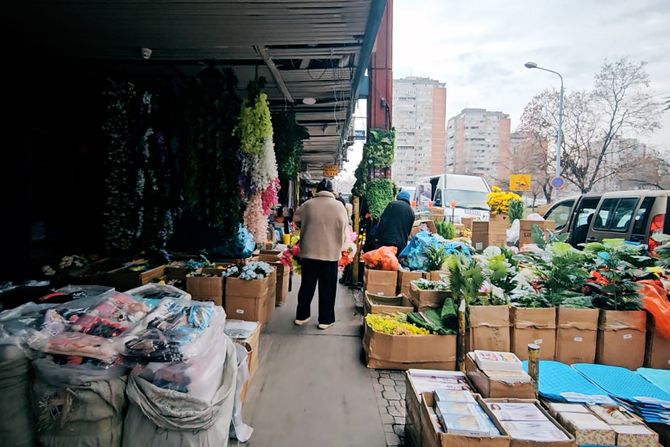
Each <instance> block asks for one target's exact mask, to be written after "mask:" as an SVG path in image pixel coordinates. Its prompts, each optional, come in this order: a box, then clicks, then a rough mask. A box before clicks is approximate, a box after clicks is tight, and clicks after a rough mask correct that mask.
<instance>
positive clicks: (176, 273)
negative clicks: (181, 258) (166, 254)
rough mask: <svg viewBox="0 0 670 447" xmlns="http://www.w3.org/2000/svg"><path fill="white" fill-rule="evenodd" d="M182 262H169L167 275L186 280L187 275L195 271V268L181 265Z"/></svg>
mask: <svg viewBox="0 0 670 447" xmlns="http://www.w3.org/2000/svg"><path fill="white" fill-rule="evenodd" d="M181 264H182V263H179V262H175V263H172V265H170V264H168V265H166V266H165V272H164V273H165V275H166V276H167V277H168V278H170V279H176V280H179V281H186V275H188V274H189V273H191V272H193V271H195V269H188V268H186V267H183V265H181Z"/></svg>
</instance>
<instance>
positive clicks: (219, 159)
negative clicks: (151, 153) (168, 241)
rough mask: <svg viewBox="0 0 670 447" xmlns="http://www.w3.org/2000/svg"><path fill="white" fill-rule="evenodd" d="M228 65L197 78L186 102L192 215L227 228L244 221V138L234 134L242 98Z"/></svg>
mask: <svg viewBox="0 0 670 447" xmlns="http://www.w3.org/2000/svg"><path fill="white" fill-rule="evenodd" d="M236 87H237V79H236V78H235V76H234V75H233V72H232V71H231V70H229V69H225V70H223V72H222V71H219V70H218V69H216V68H213V67H208V68H205V69H203V70H202V71H201V72H200V73H199V74H198V76H197V78H196V79H195V83H194V85H193V86H192V89H191V92H190V94H189V101H188V104H187V105H186V110H187V111H188V112H187V125H188V130H187V144H186V146H185V150H184V157H183V165H184V166H185V171H184V180H185V185H184V187H185V196H186V200H187V203H188V205H189V206H190V208H191V210H192V211H193V213H194V214H195V215H196V216H198V217H199V218H200V219H201V220H202V221H204V222H206V223H207V224H208V225H209V226H211V227H213V228H216V229H219V230H222V231H226V230H228V229H230V228H237V226H238V224H239V223H241V222H242V213H243V211H244V210H243V208H244V207H243V202H242V198H241V197H240V193H239V175H240V172H241V162H240V159H239V156H238V153H237V152H238V148H239V147H240V141H239V139H238V137H237V135H236V134H235V133H234V132H233V130H234V128H235V124H236V123H237V119H238V117H239V113H240V104H241V101H240V99H239V97H238V96H237V93H236Z"/></svg>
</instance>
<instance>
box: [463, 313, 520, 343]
mask: <svg viewBox="0 0 670 447" xmlns="http://www.w3.org/2000/svg"><path fill="white" fill-rule="evenodd" d="M509 327H510V321H509V307H508V306H469V307H468V328H467V333H466V339H465V350H466V351H467V352H470V351H474V350H482V351H502V352H509V350H510V334H509Z"/></svg>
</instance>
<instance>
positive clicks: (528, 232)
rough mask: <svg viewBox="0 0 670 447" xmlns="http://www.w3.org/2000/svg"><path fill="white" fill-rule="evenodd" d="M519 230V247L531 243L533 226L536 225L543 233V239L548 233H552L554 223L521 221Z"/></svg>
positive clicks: (551, 221) (548, 221)
mask: <svg viewBox="0 0 670 447" xmlns="http://www.w3.org/2000/svg"><path fill="white" fill-rule="evenodd" d="M520 224H521V228H520V232H519V247H523V246H524V245H526V244H532V243H533V233H532V231H533V225H537V226H538V227H540V229H541V230H542V231H543V232H544V234H545V238H546V237H547V236H548V235H549V233H550V232H552V231H554V228H555V223H554V221H553V220H528V219H521V222H520Z"/></svg>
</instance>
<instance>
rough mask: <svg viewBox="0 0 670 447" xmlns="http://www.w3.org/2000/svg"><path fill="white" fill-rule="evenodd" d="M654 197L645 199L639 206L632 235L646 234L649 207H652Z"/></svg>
mask: <svg viewBox="0 0 670 447" xmlns="http://www.w3.org/2000/svg"><path fill="white" fill-rule="evenodd" d="M655 200H656V198H655V197H645V199H644V200H643V201H642V205H640V209H639V210H637V214H635V222H634V223H633V234H642V235H644V234H647V222H649V215H650V214H651V207H652V206H654V201H655Z"/></svg>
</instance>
